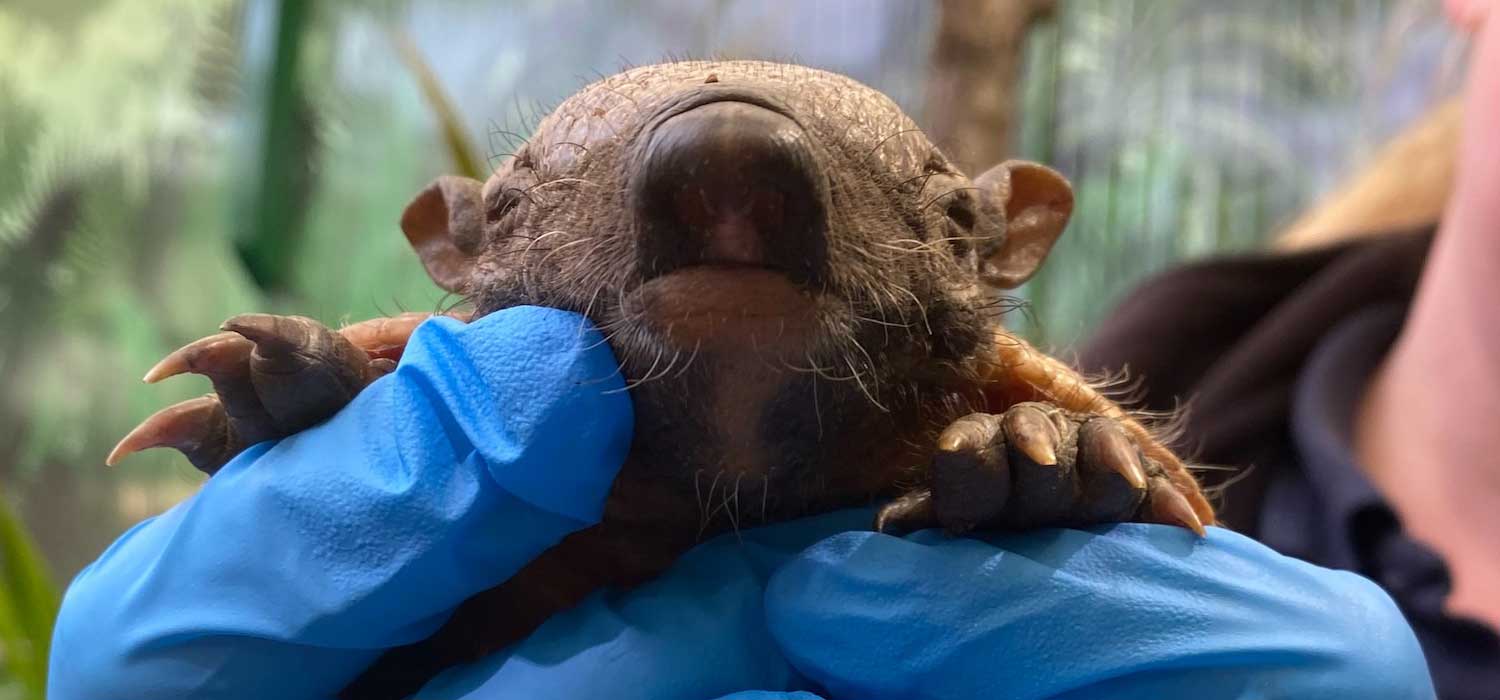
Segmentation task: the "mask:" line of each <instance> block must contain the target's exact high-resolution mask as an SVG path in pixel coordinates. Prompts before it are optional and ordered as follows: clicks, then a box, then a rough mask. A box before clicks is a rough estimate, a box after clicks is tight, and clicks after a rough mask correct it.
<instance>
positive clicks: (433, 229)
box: [401, 175, 484, 294]
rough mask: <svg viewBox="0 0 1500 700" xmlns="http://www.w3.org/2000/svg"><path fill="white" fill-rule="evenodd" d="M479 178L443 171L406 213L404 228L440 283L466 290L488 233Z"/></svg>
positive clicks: (423, 263) (442, 285)
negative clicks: (481, 243) (480, 247)
mask: <svg viewBox="0 0 1500 700" xmlns="http://www.w3.org/2000/svg"><path fill="white" fill-rule="evenodd" d="M481 187H482V185H481V184H480V183H479V181H478V180H471V179H469V178H466V177H456V176H453V175H444V176H443V177H440V178H438V179H436V180H433V181H432V184H430V185H428V186H427V187H426V189H423V190H422V191H421V192H420V193H418V194H417V196H416V197H414V198H412V200H411V204H408V205H406V211H404V212H402V213H401V231H402V232H403V233H405V234H406V240H407V241H409V242H410V243H411V247H412V248H413V249H415V250H416V251H417V257H420V258H421V259H422V265H423V266H424V267H426V268H427V275H428V276H429V277H431V278H432V281H433V282H436V283H437V285H438V286H439V287H442V288H443V289H446V290H448V291H450V292H454V293H459V294H462V293H463V292H464V285H465V284H467V283H468V281H469V277H470V275H471V273H472V272H473V270H474V258H475V256H476V255H477V254H478V252H479V244H480V241H481V240H482V239H483V237H484V204H483V203H482V202H481V201H480V189H481Z"/></svg>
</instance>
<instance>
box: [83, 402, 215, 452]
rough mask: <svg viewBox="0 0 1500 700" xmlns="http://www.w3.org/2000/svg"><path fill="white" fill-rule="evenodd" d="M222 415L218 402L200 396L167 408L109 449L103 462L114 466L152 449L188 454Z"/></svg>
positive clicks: (153, 415)
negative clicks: (135, 454)
mask: <svg viewBox="0 0 1500 700" xmlns="http://www.w3.org/2000/svg"><path fill="white" fill-rule="evenodd" d="M221 412H222V409H221V408H220V406H219V399H218V398H216V397H214V396H200V397H198V398H196V399H189V400H187V401H183V402H182V403H178V404H173V405H171V406H168V407H166V408H164V409H162V410H160V411H157V412H156V413H153V414H151V417H149V418H147V419H146V420H144V421H141V424H140V425H138V426H136V427H135V430H132V431H130V434H128V435H126V436H125V437H124V439H122V440H120V443H119V444H117V445H115V449H113V450H110V452H109V456H108V457H105V458H104V463H105V464H106V465H109V466H111V467H112V466H114V465H116V464H118V463H119V461H120V460H122V459H124V458H125V457H127V456H129V455H131V454H134V453H136V452H140V451H141V450H149V449H151V448H153V447H173V448H176V449H177V450H179V451H182V452H183V453H186V452H187V450H188V449H190V448H194V447H197V446H198V445H199V444H202V442H203V441H204V439H205V438H207V437H208V435H207V432H208V428H209V427H210V426H212V424H213V421H215V420H216V419H217V418H218V417H219V415H220V414H221Z"/></svg>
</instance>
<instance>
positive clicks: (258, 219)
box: [240, 0, 313, 291]
mask: <svg viewBox="0 0 1500 700" xmlns="http://www.w3.org/2000/svg"><path fill="white" fill-rule="evenodd" d="M309 7H310V3H308V2H306V0H280V2H278V3H277V9H276V39H275V41H276V53H275V56H274V58H273V63H272V66H271V74H270V80H269V81H268V84H267V90H266V103H265V122H264V130H263V132H262V135H261V146H260V148H261V150H260V164H261V166H260V174H259V182H258V183H257V187H256V195H255V200H254V205H253V207H252V209H251V216H252V217H253V218H252V222H253V223H252V229H251V231H250V234H249V236H248V238H247V239H244V240H242V241H241V244H240V255H241V257H242V258H243V259H244V261H245V265H246V267H247V268H249V270H250V275H251V277H253V278H254V279H255V281H256V283H257V284H259V285H260V286H261V288H263V289H266V290H269V291H282V290H284V289H285V288H286V284H287V279H288V277H289V276H290V273H291V265H290V264H289V261H290V260H291V259H292V256H293V255H294V254H295V252H296V247H297V239H298V237H299V235H300V234H301V230H302V225H303V219H304V216H303V214H304V209H305V204H306V203H307V201H308V194H309V192H310V189H311V187H312V175H311V172H310V167H309V166H310V163H309V161H310V154H311V152H312V147H313V138H312V132H311V129H310V128H309V125H308V122H309V121H310V109H311V108H310V107H309V106H308V103H307V100H306V98H305V97H304V95H303V93H302V82H301V75H300V72H299V66H300V64H301V60H302V49H303V44H304V40H305V39H306V37H307V34H308V27H309V21H308V18H309V15H308V13H309Z"/></svg>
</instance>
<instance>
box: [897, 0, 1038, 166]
mask: <svg viewBox="0 0 1500 700" xmlns="http://www.w3.org/2000/svg"><path fill="white" fill-rule="evenodd" d="M1056 4H1057V3H1056V0H941V1H940V2H939V3H938V8H939V9H938V27H937V37H936V39H935V41H934V43H933V49H932V61H931V64H930V67H929V69H928V70H929V73H928V82H927V107H926V112H927V114H926V121H927V125H926V126H927V133H928V135H929V136H931V137H932V139H933V141H934V142H935V143H936V144H937V145H938V148H941V149H942V150H943V152H944V153H945V154H947V155H948V157H949V158H950V159H952V160H953V161H954V162H955V163H957V164H958V165H959V166H960V167H962V168H964V170H965V172H968V173H969V174H971V175H977V174H979V173H980V172H982V171H983V170H984V169H986V168H988V167H990V166H991V165H994V164H995V163H999V162H1000V161H1002V160H1004V159H1005V158H1006V157H1008V156H1010V155H1011V147H1010V143H1011V135H1012V132H1013V130H1014V126H1015V119H1016V102H1017V99H1016V98H1017V94H1018V93H1019V85H1018V83H1019V82H1020V78H1021V59H1022V56H1023V55H1024V51H1025V38H1026V30H1027V29H1029V28H1030V27H1031V24H1032V22H1034V21H1036V20H1037V19H1038V18H1041V17H1044V16H1046V15H1048V14H1050V13H1051V12H1052V11H1053V9H1054V8H1055V6H1056Z"/></svg>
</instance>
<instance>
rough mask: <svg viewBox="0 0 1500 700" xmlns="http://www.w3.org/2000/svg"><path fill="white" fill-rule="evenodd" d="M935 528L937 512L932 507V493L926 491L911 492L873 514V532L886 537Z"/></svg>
mask: <svg viewBox="0 0 1500 700" xmlns="http://www.w3.org/2000/svg"><path fill="white" fill-rule="evenodd" d="M937 526H938V519H937V512H936V511H935V510H934V509H933V507H932V492H931V491H928V490H927V489H921V490H918V491H912V492H911V493H908V494H906V495H904V496H901V497H900V498H897V499H896V500H894V501H891V502H890V503H887V504H885V505H884V506H882V507H881V509H880V511H879V512H877V513H876V514H875V531H876V532H883V533H886V534H888V535H897V536H899V535H904V534H906V533H908V532H916V531H917V530H925V529H928V528H933V527H937Z"/></svg>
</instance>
